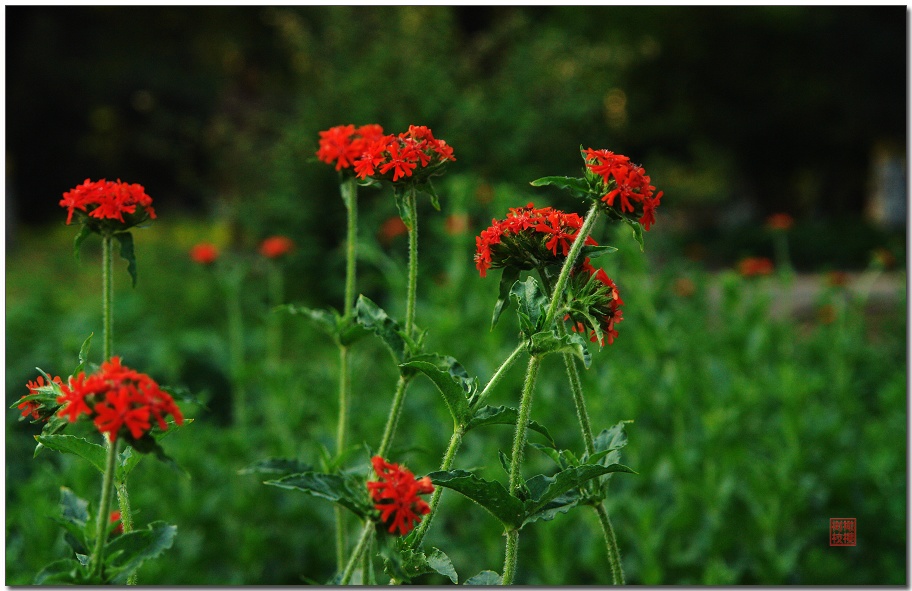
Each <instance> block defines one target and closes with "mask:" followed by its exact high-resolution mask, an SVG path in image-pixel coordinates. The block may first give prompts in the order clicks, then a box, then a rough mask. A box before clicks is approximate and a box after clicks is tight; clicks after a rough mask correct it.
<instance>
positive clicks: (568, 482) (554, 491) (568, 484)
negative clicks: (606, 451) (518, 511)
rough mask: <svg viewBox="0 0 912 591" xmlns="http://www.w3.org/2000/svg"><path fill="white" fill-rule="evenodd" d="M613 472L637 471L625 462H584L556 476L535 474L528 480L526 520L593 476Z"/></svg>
mask: <svg viewBox="0 0 912 591" xmlns="http://www.w3.org/2000/svg"><path fill="white" fill-rule="evenodd" d="M612 472H628V473H632V474H636V472H634V471H633V470H631V469H630V468H628V467H627V466H624V465H623V464H611V465H610V466H601V465H598V464H583V465H581V466H574V467H571V468H567V469H566V470H561V471H560V472H558V473H557V474H555V475H554V476H545V475H543V474H539V475H538V476H533V477H532V478H530V479H529V480H527V481H526V486H527V487H528V488H529V493H530V495H531V498H530V499H529V500H527V501H526V502H525V504H524V507H525V514H526V519H525V520H524V522H528V521H529V519H530V518H531V517H533V516H534V515H535V514H536V513H538V512H539V511H542V510H545V509H547V505H548V503H549V502H551V501H553V500H554V499H556V498H557V497H559V496H561V495H563V494H565V493H567V492H568V491H570V490H571V489H574V488H578V487H580V486H581V485H583V484H584V483H586V482H587V481H589V480H591V479H593V478H597V477H599V476H601V475H603V474H609V473H612Z"/></svg>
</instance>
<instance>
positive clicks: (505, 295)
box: [491, 267, 520, 330]
mask: <svg viewBox="0 0 912 591" xmlns="http://www.w3.org/2000/svg"><path fill="white" fill-rule="evenodd" d="M519 272H520V271H519V268H518V267H504V269H503V273H502V274H501V276H500V286H499V287H498V293H497V303H496V304H494V317H493V318H492V319H491V330H494V326H495V325H497V321H498V320H500V315H501V314H503V313H504V310H506V309H507V308H509V307H510V290H511V289H512V288H513V284H514V283H516V280H517V279H519Z"/></svg>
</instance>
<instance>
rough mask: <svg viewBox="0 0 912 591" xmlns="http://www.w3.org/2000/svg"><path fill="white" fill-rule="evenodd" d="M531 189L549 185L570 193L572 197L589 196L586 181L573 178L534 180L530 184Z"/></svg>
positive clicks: (554, 177) (559, 177)
mask: <svg viewBox="0 0 912 591" xmlns="http://www.w3.org/2000/svg"><path fill="white" fill-rule="evenodd" d="M530 184H531V185H532V186H533V187H544V186H547V185H551V186H552V187H557V188H558V189H564V190H566V191H570V193H571V194H572V195H573V196H574V197H585V196H586V195H588V194H589V183H588V182H587V181H586V179H581V178H574V177H569V176H546V177H542V178H540V179H536V180H534V181H532V182H531V183H530Z"/></svg>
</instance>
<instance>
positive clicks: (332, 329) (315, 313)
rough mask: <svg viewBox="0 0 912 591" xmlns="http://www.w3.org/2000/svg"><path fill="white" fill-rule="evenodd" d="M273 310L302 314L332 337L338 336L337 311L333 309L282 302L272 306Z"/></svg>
mask: <svg viewBox="0 0 912 591" xmlns="http://www.w3.org/2000/svg"><path fill="white" fill-rule="evenodd" d="M273 312H274V313H285V314H291V315H292V316H304V317H305V318H307V319H308V320H310V321H311V322H313V323H314V324H315V325H316V326H317V327H318V328H320V329H322V330H323V331H324V332H325V333H326V334H328V335H329V336H331V337H333V338H334V339H335V338H338V336H339V334H338V326H339V313H338V312H336V311H335V310H332V311H330V310H322V309H319V308H308V307H307V306H298V305H296V304H283V305H281V306H276V307H275V308H273Z"/></svg>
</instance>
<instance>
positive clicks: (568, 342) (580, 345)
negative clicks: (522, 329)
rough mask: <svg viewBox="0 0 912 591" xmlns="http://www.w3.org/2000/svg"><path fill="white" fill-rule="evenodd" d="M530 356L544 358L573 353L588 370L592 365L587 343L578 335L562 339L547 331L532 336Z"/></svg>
mask: <svg viewBox="0 0 912 591" xmlns="http://www.w3.org/2000/svg"><path fill="white" fill-rule="evenodd" d="M530 341H531V344H530V347H529V354H530V355H534V356H538V357H543V356H545V355H548V354H550V353H572V354H573V355H576V356H577V357H579V358H580V360H581V361H582V362H583V365H584V366H586V369H588V368H589V366H590V365H591V364H592V354H591V353H589V347H587V346H586V341H585V340H584V339H583V337H582V336H581V335H579V334H578V333H569V334H565V335H564V336H562V337H559V336H557V335H556V334H554V332H553V331H550V330H546V331H542V332H539V333H535V334H533V335H532V338H531V339H530Z"/></svg>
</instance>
